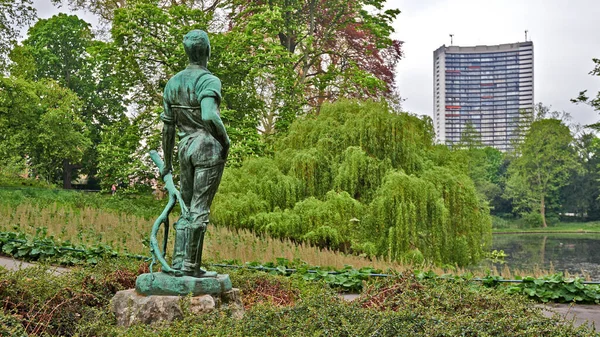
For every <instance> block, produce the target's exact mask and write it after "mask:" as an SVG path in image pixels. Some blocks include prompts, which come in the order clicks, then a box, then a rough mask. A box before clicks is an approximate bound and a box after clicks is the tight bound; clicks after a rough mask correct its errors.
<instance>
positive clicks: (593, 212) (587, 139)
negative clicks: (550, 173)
mask: <svg viewBox="0 0 600 337" xmlns="http://www.w3.org/2000/svg"><path fill="white" fill-rule="evenodd" d="M574 148H575V151H576V153H577V161H578V162H579V167H577V169H573V170H572V172H571V175H570V178H569V182H568V184H566V185H565V186H564V187H563V188H562V189H561V190H560V204H561V208H562V213H572V214H574V215H575V216H577V217H578V218H579V219H583V220H598V219H600V200H598V198H599V196H600V172H599V171H598V168H599V166H600V139H599V138H598V137H597V136H596V135H595V134H594V133H591V132H582V133H580V134H579V135H578V136H577V137H576V138H575V142H574Z"/></svg>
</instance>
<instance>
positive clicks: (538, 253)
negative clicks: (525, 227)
mask: <svg viewBox="0 0 600 337" xmlns="http://www.w3.org/2000/svg"><path fill="white" fill-rule="evenodd" d="M492 249H496V250H503V251H504V252H505V253H506V254H507V255H508V256H507V257H506V258H505V265H507V266H508V267H509V268H510V270H511V271H512V270H524V271H532V270H535V269H544V270H550V269H551V268H553V269H554V271H556V272H563V271H568V272H569V273H570V274H572V275H573V274H578V275H583V274H588V275H589V276H590V277H591V279H592V280H594V281H600V234H584V233H582V234H537V233H536V234H494V236H493V242H492ZM494 265H495V266H496V268H498V270H501V269H502V268H503V266H504V265H502V264H497V263H495V264H494Z"/></svg>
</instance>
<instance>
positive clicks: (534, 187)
mask: <svg viewBox="0 0 600 337" xmlns="http://www.w3.org/2000/svg"><path fill="white" fill-rule="evenodd" d="M572 144H573V135H572V134H571V131H570V130H569V128H568V127H567V126H566V125H565V124H564V123H563V122H562V121H560V120H558V119H541V120H537V121H535V122H533V123H532V124H531V126H530V128H529V130H528V131H527V133H526V134H525V139H524V141H523V142H522V143H521V144H520V145H519V146H518V147H517V152H516V153H517V156H516V157H515V158H514V159H513V161H512V162H511V164H510V167H509V176H510V178H509V180H508V182H507V189H506V193H507V196H509V197H511V198H512V199H513V201H514V204H515V205H516V206H517V208H518V210H519V211H521V212H522V213H533V214H539V216H540V220H541V224H542V226H543V227H546V226H547V221H546V214H547V210H549V209H552V207H553V206H555V204H556V202H557V201H558V200H557V197H558V191H559V189H560V188H561V187H563V186H564V185H566V184H567V183H568V179H569V177H570V174H571V172H572V170H573V169H576V168H577V166H578V163H577V160H576V153H575V150H574V149H573V146H572Z"/></svg>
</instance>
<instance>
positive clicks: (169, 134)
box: [160, 102, 175, 177]
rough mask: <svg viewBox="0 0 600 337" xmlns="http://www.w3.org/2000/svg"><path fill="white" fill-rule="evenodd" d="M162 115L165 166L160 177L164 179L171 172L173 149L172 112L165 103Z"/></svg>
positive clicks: (173, 128)
mask: <svg viewBox="0 0 600 337" xmlns="http://www.w3.org/2000/svg"><path fill="white" fill-rule="evenodd" d="M163 106H164V109H165V111H164V113H163V114H162V115H161V119H162V120H163V122H164V124H163V131H162V147H163V152H164V155H165V165H164V167H163V170H162V172H160V175H161V177H164V176H165V175H167V174H168V173H170V172H171V171H173V148H174V147H175V122H174V118H173V111H171V107H170V106H169V104H168V103H167V102H164V103H163Z"/></svg>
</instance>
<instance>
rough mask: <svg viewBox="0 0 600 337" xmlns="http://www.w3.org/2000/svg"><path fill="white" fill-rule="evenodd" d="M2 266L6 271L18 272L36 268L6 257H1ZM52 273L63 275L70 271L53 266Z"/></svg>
mask: <svg viewBox="0 0 600 337" xmlns="http://www.w3.org/2000/svg"><path fill="white" fill-rule="evenodd" d="M0 266H2V267H4V268H6V269H9V270H18V269H23V268H29V267H32V266H35V264H33V263H28V262H23V261H19V260H15V259H13V258H10V257H6V256H0ZM50 271H52V272H53V273H54V274H62V273H66V272H68V271H69V269H67V268H62V267H54V266H53V267H51V268H50Z"/></svg>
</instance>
